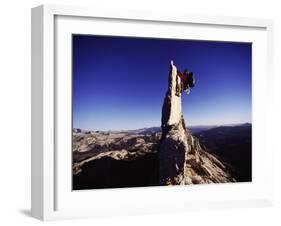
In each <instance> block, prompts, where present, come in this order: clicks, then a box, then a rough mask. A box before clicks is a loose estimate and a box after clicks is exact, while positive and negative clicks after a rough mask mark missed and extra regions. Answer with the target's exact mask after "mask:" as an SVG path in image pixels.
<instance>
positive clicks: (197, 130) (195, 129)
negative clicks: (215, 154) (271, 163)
mask: <svg viewBox="0 0 281 226" xmlns="http://www.w3.org/2000/svg"><path fill="white" fill-rule="evenodd" d="M237 126H251V124H250V123H244V124H232V125H231V124H229V125H224V126H215V125H210V126H189V127H188V130H189V132H190V133H191V134H198V133H200V132H202V131H206V130H210V129H214V128H224V127H226V128H233V127H237ZM123 132H128V133H133V134H142V135H151V134H154V133H159V132H161V127H160V126H155V127H149V128H141V129H135V130H125V131H123Z"/></svg>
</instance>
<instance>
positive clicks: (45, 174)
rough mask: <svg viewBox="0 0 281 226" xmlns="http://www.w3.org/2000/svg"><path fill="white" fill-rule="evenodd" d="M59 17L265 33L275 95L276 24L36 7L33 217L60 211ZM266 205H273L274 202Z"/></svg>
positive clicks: (53, 215) (51, 215) (49, 216)
mask: <svg viewBox="0 0 281 226" xmlns="http://www.w3.org/2000/svg"><path fill="white" fill-rule="evenodd" d="M57 15H64V16H80V17H81V16H82V17H93V18H112V19H124V20H126V19H128V20H145V21H158V22H164V23H196V24H208V25H223V26H224V25H225V26H243V27H260V28H266V30H267V35H268V58H267V59H268V74H269V76H270V78H269V86H270V87H269V90H270V91H272V90H273V89H272V87H273V21H272V20H269V19H256V18H242V17H224V16H202V15H192V14H174V13H159V12H157V13H155V12H139V11H116V10H108V9H106V10H105V9H103V10H102V9H93V8H83V7H73V6H58V5H42V6H38V7H35V8H33V9H32V21H31V26H32V34H31V53H32V56H31V61H32V66H31V87H32V91H31V92H32V95H31V96H32V97H31V102H32V107H31V115H32V120H31V130H32V131H31V139H32V141H31V215H32V216H33V217H35V218H37V219H40V220H51V219H55V218H60V217H58V216H57V215H56V214H57V213H56V212H57V211H55V199H56V197H55V192H54V187H55V169H54V167H55V158H54V146H55V144H54V142H55V140H54V129H55V117H54V110H55V109H54V98H55V96H54V90H55V89H54V88H55V83H54V48H55V47H54V18H55V16H57ZM265 201H266V200H265ZM267 201H268V203H270V202H272V201H273V200H267Z"/></svg>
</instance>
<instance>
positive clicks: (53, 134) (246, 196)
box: [31, 5, 273, 220]
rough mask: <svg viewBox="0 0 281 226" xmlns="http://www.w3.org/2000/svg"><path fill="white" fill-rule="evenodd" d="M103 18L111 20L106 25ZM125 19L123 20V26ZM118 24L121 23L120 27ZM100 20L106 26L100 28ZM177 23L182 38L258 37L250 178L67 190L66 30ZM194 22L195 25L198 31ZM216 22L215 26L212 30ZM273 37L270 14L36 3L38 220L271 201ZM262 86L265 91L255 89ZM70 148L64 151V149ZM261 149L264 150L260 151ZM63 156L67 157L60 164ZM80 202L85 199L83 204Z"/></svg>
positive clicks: (128, 31) (34, 209)
mask: <svg viewBox="0 0 281 226" xmlns="http://www.w3.org/2000/svg"><path fill="white" fill-rule="evenodd" d="M104 21H106V23H108V24H107V25H106V26H104ZM123 22H126V23H124V26H123V25H122V23H123ZM115 23H120V26H119V27H118V26H117V28H118V29H116V26H115V25H116V24H115ZM137 23H138V24H139V25H140V26H146V28H147V31H148V32H147V33H146V34H144V33H143V34H142V33H138V32H139V31H137V29H134V28H133V27H135V24H137ZM160 25H161V26H160ZM103 26H104V27H107V28H106V29H104V30H103V29H102V28H103ZM127 26H132V27H131V28H129V27H127ZM150 26H152V27H150ZM176 26H181V27H184V26H190V33H188V34H185V33H184V34H182V35H183V36H182V38H185V36H186V35H189V36H188V37H186V38H189V39H195V40H196V39H204V40H226V41H243V40H246V41H250V42H253V43H256V47H255V48H254V50H253V61H254V66H253V150H255V149H256V150H257V151H256V155H254V157H253V172H255V173H254V179H253V182H251V183H249V184H248V183H235V184H224V185H197V186H190V187H188V189H187V187H185V186H173V187H161V188H160V187H154V188H130V189H105V190H92V191H85V192H72V191H71V187H69V180H68V179H66V180H65V181H64V179H62V178H65V175H68V173H69V178H70V177H71V176H70V175H71V174H70V172H71V165H69V164H71V163H70V161H69V156H70V153H71V149H69V147H71V144H70V143H69V139H71V138H70V137H71V135H70V132H69V133H67V132H66V131H67V129H69V128H71V125H70V124H69V117H70V115H71V113H70V112H69V111H68V110H69V108H70V106H71V99H69V96H68V95H67V93H69V86H67V84H68V85H69V84H71V77H69V73H71V72H70V71H71V69H70V68H69V62H70V61H69V59H70V58H71V57H70V56H71V47H70V46H69V42H68V41H69V40H68V38H67V37H69V34H70V33H73V32H74V33H75V32H78V33H86V34H88V33H90V34H109V35H110V34H119V35H126V36H134V35H139V36H141V37H143V36H148V37H158V35H155V33H153V32H154V31H155V28H157V27H162V28H163V27H164V29H163V30H161V29H160V28H159V30H158V32H159V33H158V34H159V36H161V37H173V35H174V34H175V33H177V32H176V29H177V28H176ZM197 26H198V27H200V30H198V31H196V29H198V28H197ZM173 27H175V30H174V31H175V33H174V34H171V32H170V33H169V30H173V29H174V28H173ZM192 27H193V28H192ZM167 28H169V30H167ZM75 29H77V30H75ZM208 29H210V30H208ZM213 29H217V30H216V31H217V33H215V32H214V31H212V30H213ZM150 31H151V33H149V32H150ZM199 31H200V32H199ZM235 31H236V32H235ZM196 32H197V33H196ZM234 32H235V35H233V34H234ZM177 35H181V34H179V33H177ZM177 37H179V36H177ZM272 39H273V22H272V21H271V20H267V19H254V18H240V17H221V16H201V15H200V16H199V15H190V14H184V15H183V14H171V13H161V14H160V13H154V12H132V11H116V10H114V11H113V10H101V9H92V8H83V7H71V6H57V5H43V6H39V7H36V8H33V9H32V177H31V178H32V186H31V189H32V191H31V194H32V195H31V198H32V200H31V213H32V216H33V217H35V218H38V219H41V220H56V219H69V218H86V217H95V216H114V215H128V214H139V213H141V214H142V213H157V212H165V211H166V212H172V211H185V210H194V209H204V208H228V207H249V206H261V205H263V206H264V205H270V204H272V201H273V194H272V193H273V180H272V178H270V177H268V176H267V175H270V174H267V172H272V163H273V160H272V154H273V150H271V149H270V148H269V144H268V143H267V140H266V131H267V124H266V120H267V115H268V112H269V111H270V108H271V101H268V100H270V99H271V98H270V95H272V94H271V93H272V84H273V79H272V77H273V74H272V68H273V67H272V63H273V59H272V58H273V40H272ZM67 40H68V41H67ZM63 43H64V44H63ZM60 54H63V55H60ZM61 59H62V60H61ZM58 75H60V76H58ZM60 79H64V81H65V84H66V85H61V84H62V83H61V81H60ZM259 90H263V91H262V92H258V91H259ZM61 104H63V109H66V110H58V109H62V108H59V106H61ZM58 105H59V106H58ZM67 109H68V110H67ZM69 113H70V115H69ZM62 115H68V116H67V117H66V118H67V120H68V121H67V120H66V122H62V121H61V120H60V119H61V118H62V117H61V116H62ZM58 131H59V132H58ZM70 131H71V130H70ZM58 137H59V138H65V139H64V140H66V142H64V143H61V142H59V140H58ZM261 138H264V139H261ZM67 142H68V143H67ZM64 146H65V147H66V148H65V150H66V152H64V151H58V150H57V149H59V150H62V149H61V148H60V147H64ZM67 150H69V154H66V153H67ZM262 150H266V151H265V152H264V153H262ZM63 159H65V160H66V161H65V163H64V161H63ZM116 196H118V197H119V198H118V197H116ZM81 200H82V201H81ZM79 202H80V203H82V204H83V203H84V204H85V205H83V207H82V205H80V203H79ZM73 203H75V205H72V204H73ZM92 203H94V205H93V204H92ZM77 206H79V208H78V207H77Z"/></svg>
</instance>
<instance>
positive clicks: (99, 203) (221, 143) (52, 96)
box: [32, 5, 273, 220]
mask: <svg viewBox="0 0 281 226" xmlns="http://www.w3.org/2000/svg"><path fill="white" fill-rule="evenodd" d="M272 24H273V23H272V21H270V20H265V19H251V18H235V17H215V16H195V15H182V14H170V13H169V14H168V13H167V14H165V13H163V14H159V13H157V14H155V13H149V12H122V11H119V12H118V11H109V10H108V11H102V10H98V9H88V8H79V7H65V6H52V5H44V6H39V7H37V8H34V9H32V216H34V217H36V218H39V219H42V220H52V219H62V218H82V217H95V216H113V215H128V214H138V213H155V212H165V211H184V210H194V209H203V208H226V207H240V206H241V207H243V206H259V205H269V204H271V203H272V186H273V185H272V179H271V178H270V177H269V176H268V175H270V174H269V173H268V172H270V171H271V168H272V150H271V149H270V148H269V144H268V143H267V140H266V132H267V124H266V120H267V115H268V111H269V110H270V104H271V102H270V95H271V94H270V90H271V85H272V79H271V77H272V72H271V69H272V65H271V64H272V49H273V47H272V44H273V42H272V30H273V25H272Z"/></svg>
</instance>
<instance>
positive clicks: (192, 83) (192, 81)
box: [188, 72, 195, 88]
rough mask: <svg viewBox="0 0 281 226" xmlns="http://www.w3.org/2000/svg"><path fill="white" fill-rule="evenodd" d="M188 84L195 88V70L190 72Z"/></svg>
mask: <svg viewBox="0 0 281 226" xmlns="http://www.w3.org/2000/svg"><path fill="white" fill-rule="evenodd" d="M188 85H189V87H190V88H193V87H194V86H195V78H194V75H193V72H190V73H188Z"/></svg>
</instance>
